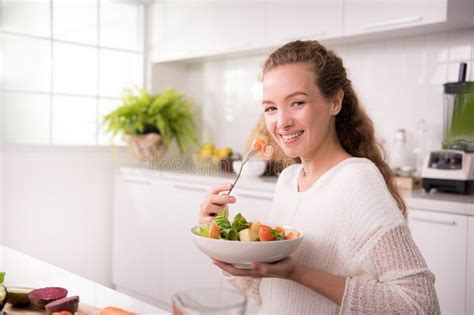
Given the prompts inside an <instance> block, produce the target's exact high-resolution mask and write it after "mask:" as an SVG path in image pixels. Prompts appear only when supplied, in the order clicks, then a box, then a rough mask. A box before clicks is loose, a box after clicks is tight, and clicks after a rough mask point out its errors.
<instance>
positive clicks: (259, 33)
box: [151, 0, 265, 62]
mask: <svg viewBox="0 0 474 315" xmlns="http://www.w3.org/2000/svg"><path fill="white" fill-rule="evenodd" d="M152 10H153V14H152V23H151V29H152V35H151V40H152V49H153V61H155V62H156V61H166V60H178V59H187V58H193V57H202V56H208V55H214V54H222V53H227V52H234V51H239V50H248V49H251V48H253V47H259V46H260V45H261V44H262V43H263V41H264V34H265V19H264V15H265V2H264V1H258V0H257V1H242V0H220V1H206V0H195V1H191V0H189V1H172V0H170V1H159V2H156V3H155V4H153V7H152Z"/></svg>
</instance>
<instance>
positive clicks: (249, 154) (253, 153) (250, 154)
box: [227, 149, 260, 195]
mask: <svg viewBox="0 0 474 315" xmlns="http://www.w3.org/2000/svg"><path fill="white" fill-rule="evenodd" d="M259 152H260V150H258V149H253V150H250V151H249V152H247V154H245V155H244V158H243V159H242V164H240V169H239V173H238V174H237V178H236V179H235V180H234V183H233V184H232V187H231V188H230V189H229V192H228V193H227V195H230V193H231V191H232V189H234V187H235V184H236V183H237V181H238V180H239V177H240V174H241V173H242V168H243V167H244V165H245V163H247V162H248V161H249V160H250V159H252V158H253V157H254V156H256V155H257V154H258V153H259Z"/></svg>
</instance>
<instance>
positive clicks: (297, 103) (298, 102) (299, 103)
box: [291, 101, 305, 106]
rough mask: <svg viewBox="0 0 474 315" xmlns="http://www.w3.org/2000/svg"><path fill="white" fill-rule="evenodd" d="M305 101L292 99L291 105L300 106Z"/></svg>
mask: <svg viewBox="0 0 474 315" xmlns="http://www.w3.org/2000/svg"><path fill="white" fill-rule="evenodd" d="M304 103H305V101H294V102H293V103H292V104H291V105H295V106H301V105H303V104H304Z"/></svg>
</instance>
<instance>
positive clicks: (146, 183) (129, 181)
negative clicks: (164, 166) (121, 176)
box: [125, 178, 151, 185]
mask: <svg viewBox="0 0 474 315" xmlns="http://www.w3.org/2000/svg"><path fill="white" fill-rule="evenodd" d="M125 182H127V183H131V184H140V185H151V183H150V182H149V181H146V180H138V179H130V178H125Z"/></svg>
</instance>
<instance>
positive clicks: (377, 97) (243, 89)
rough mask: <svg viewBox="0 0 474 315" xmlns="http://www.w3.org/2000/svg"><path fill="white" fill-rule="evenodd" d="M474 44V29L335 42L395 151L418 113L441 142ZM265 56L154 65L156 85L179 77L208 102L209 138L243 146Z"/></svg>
mask: <svg viewBox="0 0 474 315" xmlns="http://www.w3.org/2000/svg"><path fill="white" fill-rule="evenodd" d="M473 46H474V30H472V29H471V30H463V31H454V32H445V33H439V34H429V35H422V36H415V37H408V38H400V39H391V40H387V41H376V42H365V43H356V44H346V45H336V46H329V47H330V48H332V49H333V50H335V51H336V52H337V53H338V54H339V55H340V56H341V57H342V58H343V60H344V63H345V66H346V68H347V69H348V72H349V76H350V78H351V79H352V81H353V83H354V85H355V87H356V89H357V91H358V93H359V96H360V98H361V99H362V101H363V103H364V104H365V106H366V108H367V110H368V112H369V114H370V115H371V117H372V118H373V120H374V122H375V126H376V130H377V134H378V136H379V138H380V139H382V140H385V142H386V145H387V147H388V150H389V149H390V145H391V143H392V139H393V135H394V133H395V131H396V130H397V129H399V128H405V129H406V130H407V132H408V135H409V137H410V136H411V137H412V138H413V137H414V133H415V131H416V127H417V122H418V121H419V120H420V119H425V120H426V121H427V125H428V129H429V136H428V138H429V139H428V142H429V146H430V147H432V148H436V147H439V146H440V142H441V137H442V91H443V88H442V84H443V83H445V82H447V81H448V80H449V81H453V80H454V81H456V80H457V74H458V68H459V63H460V62H461V61H467V62H468V75H467V79H468V80H469V79H474V69H473V68H472V66H473V65H474V62H473V60H474V56H473V53H474V49H473ZM264 59H265V56H263V55H258V56H255V55H254V56H248V57H240V58H236V57H234V58H231V57H228V58H225V59H219V60H215V59H214V60H205V61H199V62H194V63H189V64H186V67H184V68H183V65H182V64H176V65H175V66H173V63H170V64H167V65H166V66H160V65H155V67H154V70H153V78H154V80H153V81H152V84H153V90H155V91H157V90H160V89H162V88H164V87H166V86H167V85H173V84H175V83H176V82H179V84H178V87H179V88H181V89H182V90H183V91H185V92H186V93H187V94H188V95H190V96H192V97H194V98H195V100H196V101H197V102H198V103H199V104H201V105H202V106H203V113H202V115H203V117H204V125H203V127H204V128H203V140H211V141H214V142H215V143H216V144H217V145H219V146H231V147H233V148H234V149H235V150H239V151H240V150H242V149H243V146H244V143H245V140H246V137H247V135H248V134H249V132H250V130H251V128H252V127H253V126H254V124H255V121H256V119H257V117H258V114H259V111H260V104H259V102H260V84H259V81H258V77H259V74H260V69H261V65H262V63H263V61H264ZM170 83H171V84H170Z"/></svg>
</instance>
